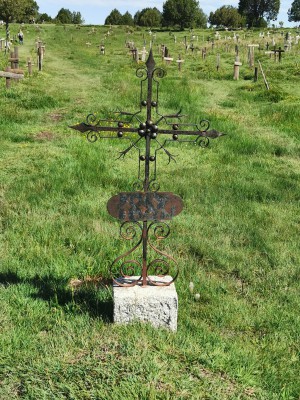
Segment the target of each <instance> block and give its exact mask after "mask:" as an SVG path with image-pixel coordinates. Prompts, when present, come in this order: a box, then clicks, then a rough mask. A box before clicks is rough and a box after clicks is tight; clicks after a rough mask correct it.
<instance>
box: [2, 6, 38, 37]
mask: <svg viewBox="0 0 300 400" xmlns="http://www.w3.org/2000/svg"><path fill="white" fill-rule="evenodd" d="M38 9H39V6H38V5H37V3H36V2H35V1H34V0H0V19H2V20H3V21H4V22H5V27H6V32H8V30H9V28H8V27H9V24H10V23H11V22H13V21H16V22H29V19H30V18H33V17H35V16H36V15H37V13H38ZM27 20H28V21H27Z"/></svg>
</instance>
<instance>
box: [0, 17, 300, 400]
mask: <svg viewBox="0 0 300 400" xmlns="http://www.w3.org/2000/svg"><path fill="white" fill-rule="evenodd" d="M14 31H15V33H17V32H18V26H17V25H12V26H11V33H13V32H14ZM23 31H24V45H23V46H19V58H20V63H19V64H20V68H22V69H24V71H25V77H24V79H23V80H18V82H11V88H10V89H6V88H5V80H4V78H0V96H1V108H0V305H1V306H0V343H1V345H0V399H20V398H22V399H113V400H116V399H120V400H121V399H122V400H123V399H130V400H131V399H147V400H148V399H220V400H221V399H222V400H227V399H260V400H277V399H282V400H292V399H294V400H299V398H300V397H299V396H300V381H299V376H300V367H299V365H300V363H299V345H300V341H299V334H300V313H299V311H300V307H299V306H300V300H299V289H300V284H299V272H300V249H299V228H300V214H299V200H300V195H299V177H300V163H299V156H300V143H299V135H300V128H299V119H300V118H299V117H300V107H299V99H300V85H299V83H300V65H299V61H300V47H299V44H294V45H293V46H292V48H291V49H290V50H289V51H286V52H285V53H283V55H282V60H281V62H280V63H279V62H278V61H277V62H275V61H274V57H272V58H270V56H269V55H268V54H265V53H264V51H259V50H258V49H257V48H256V49H255V57H256V60H260V62H261V64H262V66H263V70H264V72H265V75H266V79H267V80H268V83H269V85H270V90H269V91H268V90H266V88H265V84H264V81H263V79H262V76H261V75H260V74H259V77H258V81H257V82H254V81H253V74H254V69H253V68H250V67H249V66H248V60H247V57H248V53H247V44H249V43H250V42H252V43H259V42H261V43H262V45H263V46H265V44H266V38H265V39H261V38H259V32H252V33H251V32H250V33H247V36H243V33H240V41H239V43H238V45H239V46H240V49H239V57H240V61H241V62H242V66H241V67H240V79H239V80H233V64H234V60H235V45H236V44H237V43H234V41H233V39H232V38H231V39H230V40H229V39H228V40H227V39H226V40H225V39H220V40H215V41H214V45H212V42H211V41H210V42H208V40H207V36H208V35H210V36H213V35H214V33H213V32H212V31H201V32H200V31H199V32H195V33H194V34H195V35H197V39H198V40H197V39H195V38H194V45H195V47H198V50H197V49H196V50H194V51H191V50H190V49H189V50H188V51H187V53H186V52H185V47H184V40H185V39H184V35H188V38H190V33H189V32H176V33H175V34H176V36H177V38H176V43H175V39H174V37H173V36H172V35H170V34H169V32H160V31H158V32H156V38H155V41H154V44H153V51H154V56H155V60H156V63H157V65H158V66H163V67H164V68H165V69H166V71H167V75H166V77H164V79H161V80H160V97H159V104H160V111H161V112H162V113H174V112H177V111H179V110H180V109H182V113H183V114H186V115H188V117H187V120H188V121H191V120H192V121H194V122H195V123H196V122H199V121H200V120H201V119H202V118H206V119H208V120H209V121H210V123H211V128H212V129H217V130H219V131H221V132H224V133H226V136H224V137H222V138H220V139H218V140H216V141H211V143H210V146H209V147H208V148H206V149H202V148H201V147H199V146H192V145H188V144H187V145H185V144H184V143H174V144H170V145H169V147H168V148H169V149H171V150H172V153H173V154H175V155H177V157H176V161H177V162H176V163H174V162H171V163H170V164H168V159H167V158H164V157H163V156H161V157H160V158H159V161H158V178H159V182H160V187H161V190H164V191H171V192H173V193H176V194H178V195H180V196H181V197H182V198H183V201H184V210H183V212H182V213H181V214H180V215H179V216H178V217H176V218H174V219H173V220H172V221H171V223H170V226H171V235H170V237H169V238H168V240H167V241H166V243H165V244H164V246H165V249H166V250H167V252H168V253H170V254H172V255H173V256H174V257H175V258H176V259H177V260H178V263H179V266H180V274H179V277H178V280H177V281H176V288H177V292H178V297H179V316H178V331H177V333H176V334H174V333H170V332H168V331H166V330H163V329H160V330H159V329H154V328H152V327H151V326H150V325H147V324H133V325H128V326H122V325H114V324H113V323H112V320H111V319H112V292H111V283H110V279H109V275H108V268H109V265H110V262H111V261H112V260H114V259H115V258H116V257H117V256H118V255H119V254H121V253H122V252H124V251H126V249H127V248H128V243H124V241H122V240H120V237H119V223H118V222H117V221H116V220H113V219H112V218H111V217H110V216H109V215H108V213H107V210H106V203H107V201H108V199H109V198H110V197H111V196H113V195H115V194H116V193H118V192H121V191H130V190H132V183H133V182H134V181H135V178H136V174H137V158H136V156H135V155H131V154H129V155H128V156H127V157H126V158H125V159H124V160H116V158H117V156H118V152H119V151H122V150H123V149H124V145H123V142H122V141H118V140H103V141H102V140H98V141H97V142H96V143H94V144H92V143H89V142H88V141H87V140H86V139H85V138H84V137H82V136H81V135H80V134H78V133H77V132H75V131H74V130H72V129H70V128H69V126H70V125H74V124H76V123H78V122H82V121H84V120H85V117H86V115H87V114H89V113H91V112H93V113H98V115H99V116H102V117H103V118H107V117H108V116H109V115H111V114H110V112H111V111H115V110H117V109H119V110H132V111H135V110H136V109H137V107H138V102H139V84H140V80H139V79H138V78H137V77H136V75H135V70H136V68H137V64H136V63H135V61H134V60H133V59H132V55H131V54H130V53H129V50H128V48H127V47H125V40H126V39H128V40H133V41H134V42H135V44H136V46H137V47H139V48H140V49H142V47H143V42H144V40H145V41H146V50H149V41H150V39H151V38H152V40H154V39H153V35H152V36H150V35H149V33H148V32H147V31H142V30H141V31H136V32H134V33H132V34H130V35H129V34H127V33H126V28H124V27H122V28H121V27H120V28H117V27H116V28H114V27H113V29H112V32H111V33H110V35H107V36H106V38H105V36H104V35H105V34H107V31H108V27H95V28H93V27H88V26H86V27H81V28H80V29H78V28H75V27H71V26H66V27H63V26H55V25H52V26H51V25H42V26H40V27H36V26H26V27H25V28H24V30H23ZM0 34H1V35H2V37H3V36H4V28H2V31H0ZM225 34H226V35H228V36H229V35H231V36H232V33H230V32H227V33H225V32H222V33H221V35H222V36H224V35H225ZM292 34H293V35H294V36H295V35H296V34H297V33H296V32H295V31H292ZM271 35H274V37H275V40H276V41H277V43H279V42H280V41H282V36H281V34H280V32H279V31H276V32H274V33H273V32H271ZM38 37H39V38H40V39H41V40H42V41H43V43H44V44H45V55H44V59H43V69H42V71H38V69H37V65H36V48H35V41H36V39H37V38H38ZM188 40H189V39H188ZM102 41H104V44H105V55H102V54H100V51H99V45H100V43H101V42H102ZM87 43H88V44H87ZM280 43H282V42H280ZM161 44H165V45H166V46H168V48H169V51H170V53H171V56H172V57H174V61H173V63H171V64H170V65H165V64H164V63H163V61H162V60H161V56H160V55H159V54H158V51H159V48H158V46H159V45H161ZM279 45H280V44H279ZM281 46H282V47H283V44H281ZM204 47H206V48H207V54H206V57H205V58H203V57H202V52H201V49H202V48H204ZM179 54H181V58H182V59H184V62H183V63H182V68H181V70H180V71H179V69H178V66H177V64H176V60H177V57H178V55H179ZM217 54H220V66H219V69H218V71H217V69H216V59H217ZM7 57H8V56H5V54H4V52H3V51H2V52H1V53H0V66H1V70H4V69H5V67H6V66H7V65H8V61H7ZM27 57H31V58H32V60H33V62H34V64H35V65H34V66H33V71H34V72H33V74H32V76H29V75H28V73H27V72H26V68H27V67H26V62H27ZM256 60H255V62H256ZM142 65H143V64H142V63H141V64H139V66H142ZM255 65H256V64H255ZM190 282H193V283H194V292H193V293H191V292H190V290H189V284H190ZM197 293H199V295H200V297H199V296H198V297H199V299H198V300H196V299H195V294H197Z"/></svg>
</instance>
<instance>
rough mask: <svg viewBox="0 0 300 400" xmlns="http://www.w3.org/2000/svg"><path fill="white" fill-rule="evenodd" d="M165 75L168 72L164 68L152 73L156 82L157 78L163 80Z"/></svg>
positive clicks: (156, 69)
mask: <svg viewBox="0 0 300 400" xmlns="http://www.w3.org/2000/svg"><path fill="white" fill-rule="evenodd" d="M165 75H166V71H165V70H164V69H162V68H155V69H154V70H153V72H152V78H153V79H154V80H155V78H159V79H162V78H163V77H164V76H165ZM155 81H156V80H155Z"/></svg>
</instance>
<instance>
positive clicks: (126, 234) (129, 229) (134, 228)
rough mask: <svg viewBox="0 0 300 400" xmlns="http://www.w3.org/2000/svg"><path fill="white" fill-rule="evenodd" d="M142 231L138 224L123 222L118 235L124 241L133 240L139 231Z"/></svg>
mask: <svg viewBox="0 0 300 400" xmlns="http://www.w3.org/2000/svg"><path fill="white" fill-rule="evenodd" d="M138 228H139V229H140V230H141V231H142V230H143V227H142V225H141V224H140V223H139V222H133V221H130V222H129V221H125V222H123V223H122V224H121V226H120V235H121V237H122V238H123V239H125V240H133V239H135V238H136V236H137V235H138V230H139V229H138Z"/></svg>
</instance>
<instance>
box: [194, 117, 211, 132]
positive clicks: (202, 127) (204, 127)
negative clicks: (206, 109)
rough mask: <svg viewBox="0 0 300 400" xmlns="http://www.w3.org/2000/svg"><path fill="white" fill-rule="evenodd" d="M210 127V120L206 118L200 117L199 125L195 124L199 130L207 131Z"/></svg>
mask: <svg viewBox="0 0 300 400" xmlns="http://www.w3.org/2000/svg"><path fill="white" fill-rule="evenodd" d="M209 127H210V122H209V121H208V120H207V119H202V120H201V121H200V124H199V126H198V125H197V129H198V130H199V131H207V130H208V129H209Z"/></svg>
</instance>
